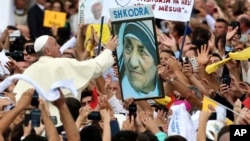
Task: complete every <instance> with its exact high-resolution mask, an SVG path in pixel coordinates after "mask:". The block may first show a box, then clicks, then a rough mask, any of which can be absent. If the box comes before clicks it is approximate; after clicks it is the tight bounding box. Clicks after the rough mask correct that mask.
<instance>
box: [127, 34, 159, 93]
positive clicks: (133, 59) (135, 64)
mask: <svg viewBox="0 0 250 141" xmlns="http://www.w3.org/2000/svg"><path fill="white" fill-rule="evenodd" d="M123 57H124V64H125V68H126V74H127V76H128V80H129V82H130V84H131V86H132V87H133V88H134V89H135V90H138V91H143V92H145V93H148V92H150V91H152V90H154V86H155V85H154V80H155V75H156V65H155V63H154V58H153V56H151V54H150V53H149V52H148V50H147V48H146V46H144V45H143V43H142V42H141V41H139V40H137V39H135V38H133V37H126V38H125V41H124V51H123Z"/></svg>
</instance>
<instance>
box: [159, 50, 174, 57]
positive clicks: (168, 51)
mask: <svg viewBox="0 0 250 141" xmlns="http://www.w3.org/2000/svg"><path fill="white" fill-rule="evenodd" d="M164 52H165V53H168V54H170V55H171V56H175V55H174V53H173V51H171V50H166V49H164V50H161V51H160V53H164Z"/></svg>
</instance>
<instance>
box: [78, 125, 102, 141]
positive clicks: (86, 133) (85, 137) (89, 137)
mask: <svg viewBox="0 0 250 141" xmlns="http://www.w3.org/2000/svg"><path fill="white" fill-rule="evenodd" d="M80 137H81V141H102V132H101V131H100V130H99V128H98V127H96V126H94V125H90V126H87V127H85V128H83V129H82V130H81V132H80Z"/></svg>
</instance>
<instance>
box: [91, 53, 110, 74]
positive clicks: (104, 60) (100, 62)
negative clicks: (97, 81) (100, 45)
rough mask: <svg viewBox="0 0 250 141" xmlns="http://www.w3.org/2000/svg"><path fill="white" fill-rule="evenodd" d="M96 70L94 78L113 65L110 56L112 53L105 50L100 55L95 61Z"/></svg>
mask: <svg viewBox="0 0 250 141" xmlns="http://www.w3.org/2000/svg"><path fill="white" fill-rule="evenodd" d="M94 60H95V62H96V69H95V73H94V75H93V77H94V78H97V77H99V76H100V75H101V74H102V73H104V72H105V71H106V70H108V69H109V68H110V67H111V66H112V65H113V64H114V58H113V56H112V51H111V50H109V49H105V50H104V51H103V52H102V53H101V54H100V55H98V56H97V57H96V58H95V59H94Z"/></svg>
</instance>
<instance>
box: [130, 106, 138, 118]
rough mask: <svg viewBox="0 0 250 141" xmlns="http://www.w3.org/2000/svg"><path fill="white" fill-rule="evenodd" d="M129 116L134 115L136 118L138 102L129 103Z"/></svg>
mask: <svg viewBox="0 0 250 141" xmlns="http://www.w3.org/2000/svg"><path fill="white" fill-rule="evenodd" d="M128 110H129V116H134V119H135V118H136V113H137V107H136V104H134V103H132V104H130V105H129V109H128Z"/></svg>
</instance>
